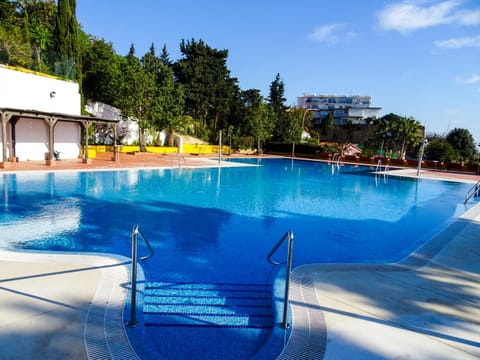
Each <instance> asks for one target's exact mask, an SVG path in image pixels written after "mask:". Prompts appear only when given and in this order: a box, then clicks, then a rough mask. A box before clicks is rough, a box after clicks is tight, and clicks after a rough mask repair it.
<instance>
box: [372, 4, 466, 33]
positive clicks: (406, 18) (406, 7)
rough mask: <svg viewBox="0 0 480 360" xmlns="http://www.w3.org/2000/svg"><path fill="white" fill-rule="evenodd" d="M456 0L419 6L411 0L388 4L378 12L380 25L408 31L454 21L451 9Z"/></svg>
mask: <svg viewBox="0 0 480 360" xmlns="http://www.w3.org/2000/svg"><path fill="white" fill-rule="evenodd" d="M458 5H459V2H458V1H455V0H448V1H442V2H440V3H438V4H434V5H431V6H423V7H422V6H420V5H417V3H416V2H413V1H402V2H400V3H396V4H392V5H388V6H387V7H385V8H384V9H383V10H381V11H380V12H379V13H378V20H379V24H380V27H381V28H382V29H385V30H396V31H399V32H401V33H409V32H411V31H414V30H418V29H423V28H427V27H431V26H436V25H442V24H449V23H452V22H454V21H455V16H454V14H453V9H454V8H456V7H457V6H458Z"/></svg>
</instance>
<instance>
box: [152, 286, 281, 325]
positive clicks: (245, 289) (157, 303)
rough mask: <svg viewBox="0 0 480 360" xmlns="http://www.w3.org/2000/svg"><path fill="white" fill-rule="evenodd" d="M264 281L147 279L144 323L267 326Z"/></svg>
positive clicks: (269, 314) (268, 311) (269, 300)
mask: <svg viewBox="0 0 480 360" xmlns="http://www.w3.org/2000/svg"><path fill="white" fill-rule="evenodd" d="M271 303H272V295H271V289H270V286H268V285H256V284H196V283H158V282H152V283H147V284H146V286H145V293H144V311H143V312H144V320H145V326H165V327H174V326H178V327H235V328H271V327H272V323H273V317H272V308H271Z"/></svg>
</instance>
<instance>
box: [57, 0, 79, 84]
mask: <svg viewBox="0 0 480 360" xmlns="http://www.w3.org/2000/svg"><path fill="white" fill-rule="evenodd" d="M76 7H77V5H76V0H58V5H57V17H56V23H55V25H56V26H55V33H54V43H55V51H56V52H57V58H58V60H59V61H60V62H61V63H62V64H63V65H62V70H63V71H62V72H63V75H64V76H66V77H74V76H73V75H74V70H76V77H77V80H78V82H79V83H81V63H80V50H79V49H80V46H79V36H78V32H79V31H78V22H77V17H76Z"/></svg>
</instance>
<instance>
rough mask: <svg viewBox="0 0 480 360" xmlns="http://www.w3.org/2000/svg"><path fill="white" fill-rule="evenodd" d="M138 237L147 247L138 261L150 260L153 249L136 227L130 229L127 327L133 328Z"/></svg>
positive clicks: (135, 322)
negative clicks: (128, 314)
mask: <svg viewBox="0 0 480 360" xmlns="http://www.w3.org/2000/svg"><path fill="white" fill-rule="evenodd" d="M138 235H140V236H141V237H142V239H143V241H144V243H145V245H147V248H148V250H149V254H148V255H145V256H142V257H141V258H140V260H142V261H144V260H147V259H149V258H151V257H152V256H153V254H154V251H153V248H152V246H151V245H150V243H149V242H148V240H147V238H146V237H145V236H144V235H143V233H142V232H141V231H140V229H139V227H138V225H135V226H134V227H133V229H132V271H131V282H130V283H131V287H132V288H131V300H130V320H129V321H127V326H129V327H135V326H136V325H137V257H138Z"/></svg>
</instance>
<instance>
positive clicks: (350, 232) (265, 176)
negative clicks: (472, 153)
mask: <svg viewBox="0 0 480 360" xmlns="http://www.w3.org/2000/svg"><path fill="white" fill-rule="evenodd" d="M246 162H248V165H258V166H245V167H232V168H215V169H187V168H175V169H171V170H153V169H152V170H128V171H127V170H125V171H121V170H117V171H105V172H78V173H77V172H68V173H67V172H66V173H50V174H34V175H31V174H17V175H13V174H8V175H7V174H4V175H2V176H0V185H1V186H2V191H1V192H0V197H1V198H0V207H2V209H3V212H1V213H0V231H1V232H0V242H1V243H2V244H4V245H5V244H10V245H11V246H18V247H24V248H34V249H52V248H54V249H60V250H75V251H106V252H116V253H121V254H124V255H128V254H129V252H130V245H129V242H130V231H131V229H132V227H133V225H134V224H139V225H140V227H141V229H142V232H143V233H145V234H146V236H147V237H148V238H149V240H151V241H152V242H153V243H154V245H155V246H156V247H157V249H159V250H160V254H161V255H159V256H157V259H158V260H152V262H151V263H150V265H146V266H150V267H151V268H154V269H155V272H156V270H157V269H159V270H161V271H162V273H164V274H165V273H166V274H170V275H171V276H172V277H173V278H182V279H184V280H188V278H189V277H196V276H198V277H200V276H201V277H219V276H220V275H219V274H218V273H219V272H218V269H219V268H220V269H222V271H223V272H225V273H227V275H228V276H231V277H232V279H233V280H235V277H238V276H239V274H242V272H246V273H248V274H253V275H252V276H254V277H255V276H265V275H264V274H265V273H266V272H268V268H267V265H265V255H266V254H267V253H268V252H269V251H270V249H271V247H272V246H273V244H274V243H275V242H276V241H277V240H278V238H279V236H281V235H282V234H284V233H285V231H286V230H288V229H291V230H293V231H294V233H295V238H296V239H297V241H296V249H295V257H294V261H295V262H296V263H297V264H299V263H304V262H324V261H374V262H383V261H393V260H395V259H398V258H401V257H403V256H405V255H406V254H408V253H409V252H410V251H412V250H413V249H415V248H416V247H418V246H419V245H420V244H421V243H422V242H423V241H425V240H426V239H428V237H430V236H432V235H433V233H434V231H436V229H438V228H440V227H442V226H445V224H446V223H447V222H448V221H449V219H450V218H451V217H452V216H453V215H454V214H455V215H458V207H457V205H458V204H459V203H461V202H462V201H463V197H464V194H465V192H466V191H467V190H468V187H469V186H468V185H465V184H454V183H447V182H438V181H427V180H416V179H415V180H409V179H397V178H394V177H391V176H390V177H389V178H388V181H383V178H381V179H380V180H381V181H379V179H378V178H377V177H376V176H374V175H372V174H371V172H372V171H373V170H374V169H369V168H365V167H354V166H347V165H343V166H341V167H340V171H337V170H335V171H334V172H333V173H332V166H331V165H328V164H322V163H314V162H306V161H292V160H290V159H287V160H282V159H269V160H266V159H254V160H249V161H246ZM334 166H337V165H334ZM15 244H16V245H15ZM178 264H181V266H180V267H179V265H178ZM222 276H225V274H223V275H222Z"/></svg>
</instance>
